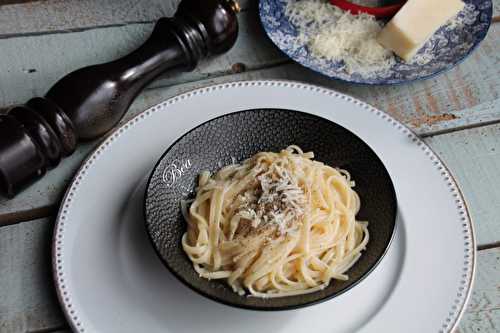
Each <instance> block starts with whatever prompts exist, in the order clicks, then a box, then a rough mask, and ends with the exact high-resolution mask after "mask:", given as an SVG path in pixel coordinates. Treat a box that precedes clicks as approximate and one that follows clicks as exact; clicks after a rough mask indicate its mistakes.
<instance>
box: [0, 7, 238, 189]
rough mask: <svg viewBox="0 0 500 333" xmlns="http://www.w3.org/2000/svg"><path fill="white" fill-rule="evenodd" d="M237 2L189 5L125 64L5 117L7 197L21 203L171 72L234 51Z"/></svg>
mask: <svg viewBox="0 0 500 333" xmlns="http://www.w3.org/2000/svg"><path fill="white" fill-rule="evenodd" d="M238 11H239V6H238V4H237V3H236V2H234V1H233V0H182V2H181V3H180V4H179V7H178V8H177V12H176V13H175V15H174V17H172V18H161V19H160V20H158V22H157V23H156V26H155V28H154V30H153V32H152V34H151V36H150V37H149V39H148V40H147V41H146V42H145V43H144V44H143V45H142V46H141V47H139V48H138V49H137V50H135V51H133V52H132V53H130V54H128V55H126V56H125V57H123V58H120V59H118V60H115V61H112V62H109V63H106V64H100V65H94V66H89V67H85V68H82V69H79V70H77V71H74V72H72V73H70V74H68V75H67V76H65V77H63V78H62V79H61V80H59V81H58V82H57V83H56V84H55V85H54V86H53V87H52V88H51V89H50V90H49V92H48V93H47V95H46V96H45V97H35V98H33V99H31V100H29V101H28V102H27V103H26V104H24V105H20V106H15V107H13V108H12V109H10V110H9V111H8V113H7V114H5V115H0V191H2V192H4V193H5V194H6V195H7V196H8V197H13V196H14V195H15V194H16V193H18V192H19V191H20V190H21V189H22V188H23V187H25V186H26V185H28V184H31V183H33V182H34V181H36V180H37V179H39V178H40V177H42V176H43V175H44V174H45V172H46V170H47V169H51V168H54V167H56V166H57V165H58V163H59V162H60V160H61V158H62V157H65V156H68V155H70V154H71V153H73V152H74V150H75V148H76V145H77V142H78V140H89V139H94V138H97V137H99V136H101V135H103V134H105V133H106V132H107V131H109V130H110V129H111V128H113V126H115V125H116V124H117V123H118V121H119V120H120V119H121V118H122V116H123V115H124V114H125V112H126V111H127V109H128V108H129V106H130V104H131V103H132V101H133V100H134V98H135V97H136V96H137V95H138V94H139V92H140V91H141V90H142V89H143V88H144V87H145V86H146V85H147V84H148V83H150V82H151V81H152V80H153V79H155V78H156V77H158V76H159V75H160V74H163V73H165V72H166V71H167V70H170V69H174V68H183V69H185V70H192V69H194V68H195V67H196V65H197V63H198V61H199V60H200V59H202V58H204V57H207V56H209V55H214V54H220V53H223V52H226V51H227V50H229V49H230V48H231V47H232V46H233V45H234V43H235V41H236V38H237V35H238V21H237V19H236V13H237V12H238Z"/></svg>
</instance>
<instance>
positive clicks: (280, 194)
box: [182, 146, 369, 297]
mask: <svg viewBox="0 0 500 333" xmlns="http://www.w3.org/2000/svg"><path fill="white" fill-rule="evenodd" d="M313 157H314V154H313V153H312V152H308V153H304V152H303V151H302V150H301V149H300V148H299V147H297V146H290V147H288V148H287V149H285V150H282V151H281V152H279V153H273V152H260V153H257V154H256V155H254V156H253V157H251V158H249V159H247V160H245V161H243V163H241V164H233V165H229V166H226V167H224V168H222V169H221V170H219V171H218V172H217V173H215V174H214V175H210V173H209V172H202V173H201V174H200V176H199V180H198V188H197V193H196V198H195V199H194V200H193V201H192V202H191V204H190V206H189V208H188V204H187V203H186V202H183V203H182V208H183V214H184V217H185V219H186V221H187V225H188V227H187V232H186V233H185V234H184V236H183V238H182V246H183V249H184V251H185V252H186V254H187V255H188V256H189V258H190V260H191V261H192V262H193V265H194V269H195V270H196V272H198V274H199V275H200V276H201V277H203V278H207V279H223V280H225V281H226V282H227V283H228V284H229V285H230V286H231V287H232V289H233V290H234V291H235V292H237V293H239V294H241V295H243V294H245V293H246V291H248V292H249V293H250V294H251V295H253V296H257V297H282V296H291V295H299V294H305V293H311V292H314V291H317V290H321V289H323V288H325V287H326V286H327V285H328V284H329V283H330V281H331V280H332V279H336V280H347V279H348V276H347V274H346V271H347V270H349V268H350V267H351V266H352V265H354V264H355V263H356V261H357V260H358V259H359V258H360V256H361V251H362V250H364V249H365V247H366V244H367V243H368V239H369V233H368V223H367V222H360V221H357V220H356V218H355V216H356V214H357V212H358V210H359V208H360V200H359V196H358V195H357V194H356V192H355V191H354V190H353V189H352V188H353V187H354V182H353V181H352V180H351V179H350V175H349V173H348V172H347V171H346V170H341V169H335V168H332V167H330V166H328V165H325V164H323V163H321V162H318V161H314V160H313Z"/></svg>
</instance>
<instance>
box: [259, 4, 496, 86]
mask: <svg viewBox="0 0 500 333" xmlns="http://www.w3.org/2000/svg"><path fill="white" fill-rule="evenodd" d="M290 1H297V0H260V3H259V12H260V19H261V22H262V25H263V26H264V29H265V30H266V33H267V35H268V36H269V38H271V40H272V41H273V42H274V43H275V44H276V45H277V46H278V47H279V48H280V49H281V51H283V52H284V53H285V54H287V55H288V56H289V57H290V58H292V59H293V60H295V61H296V62H298V63H300V64H301V65H303V66H305V67H308V68H310V69H312V70H314V71H316V72H319V73H321V74H323V75H326V76H328V77H330V78H333V79H339V80H344V81H348V82H353V83H361V84H371V85H375V84H399V83H406V82H410V81H415V80H421V79H427V78H430V77H432V76H434V75H437V74H439V73H442V72H444V71H447V70H449V69H451V68H452V67H453V66H455V65H457V64H458V63H460V62H461V61H463V60H464V59H465V58H466V57H467V56H468V55H470V54H471V53H472V51H473V50H474V49H475V48H476V47H477V46H478V45H479V43H480V42H481V41H482V40H483V39H484V38H485V36H486V34H487V32H488V29H489V27H490V24H491V17H492V2H491V0H464V2H465V3H466V6H465V9H464V10H462V11H461V12H460V13H459V14H458V17H457V19H456V20H454V23H453V24H448V25H445V26H443V27H441V28H440V29H439V30H438V31H437V32H436V34H434V36H433V37H432V38H431V39H430V40H429V41H428V42H427V43H426V44H425V45H424V47H423V48H422V49H421V50H420V51H419V53H418V54H425V58H426V59H427V60H426V61H425V62H413V63H406V62H404V61H403V60H401V59H399V58H398V57H396V61H395V63H394V64H393V65H392V66H391V67H390V68H389V69H383V70H377V71H373V72H369V73H356V72H354V73H347V71H346V70H345V69H344V64H343V62H333V61H328V60H325V59H321V58H318V57H315V56H313V55H312V54H311V52H310V51H309V49H308V47H307V45H305V44H304V43H301V42H300V41H299V40H298V38H297V36H298V31H297V29H296V27H295V26H294V25H293V24H292V23H291V22H290V21H289V19H288V17H287V16H286V15H285V9H286V5H287V4H288V3H289V2H290ZM418 54H417V56H418Z"/></svg>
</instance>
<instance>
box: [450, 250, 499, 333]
mask: <svg viewBox="0 0 500 333" xmlns="http://www.w3.org/2000/svg"><path fill="white" fill-rule="evenodd" d="M494 332H500V248H495V249H491V250H485V251H481V252H479V257H478V260H477V274H476V281H475V285H474V288H473V289H472V295H471V299H470V301H469V306H468V307H467V312H466V313H465V315H464V317H463V318H462V321H461V322H460V326H459V328H458V330H456V332H455V333H494Z"/></svg>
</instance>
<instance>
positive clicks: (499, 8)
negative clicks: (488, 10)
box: [493, 0, 500, 16]
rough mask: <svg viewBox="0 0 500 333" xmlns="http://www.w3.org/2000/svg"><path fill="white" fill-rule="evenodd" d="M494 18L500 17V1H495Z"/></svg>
mask: <svg viewBox="0 0 500 333" xmlns="http://www.w3.org/2000/svg"><path fill="white" fill-rule="evenodd" d="M493 16H500V0H493Z"/></svg>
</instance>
